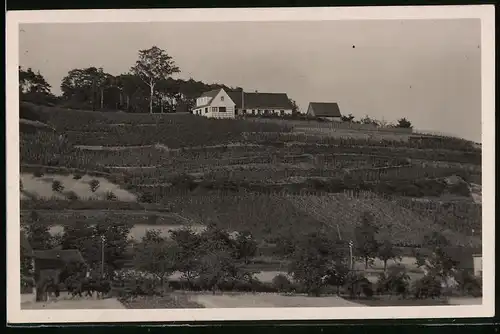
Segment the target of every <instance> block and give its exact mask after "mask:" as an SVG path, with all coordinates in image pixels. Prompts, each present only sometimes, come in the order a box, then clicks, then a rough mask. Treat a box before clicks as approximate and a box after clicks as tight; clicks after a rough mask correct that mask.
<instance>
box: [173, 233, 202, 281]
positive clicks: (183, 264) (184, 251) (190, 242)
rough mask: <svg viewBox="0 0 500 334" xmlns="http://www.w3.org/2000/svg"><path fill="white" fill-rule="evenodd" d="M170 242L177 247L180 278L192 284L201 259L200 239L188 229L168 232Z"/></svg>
mask: <svg viewBox="0 0 500 334" xmlns="http://www.w3.org/2000/svg"><path fill="white" fill-rule="evenodd" d="M170 235H171V238H172V240H173V241H174V242H175V244H176V245H177V259H178V261H177V267H176V269H177V270H178V271H179V272H181V273H182V277H183V278H184V279H186V280H187V281H188V283H189V284H192V283H193V279H194V278H195V277H196V276H197V275H198V266H199V262H200V258H201V251H200V248H201V238H200V236H199V235H197V234H196V233H195V232H194V231H192V230H191V229H189V228H183V229H179V230H172V231H170Z"/></svg>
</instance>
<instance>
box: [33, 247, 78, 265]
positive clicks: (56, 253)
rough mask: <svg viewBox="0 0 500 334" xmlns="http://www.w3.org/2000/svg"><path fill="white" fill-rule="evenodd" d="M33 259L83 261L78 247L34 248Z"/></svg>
mask: <svg viewBox="0 0 500 334" xmlns="http://www.w3.org/2000/svg"><path fill="white" fill-rule="evenodd" d="M34 253H35V259H37V260H60V261H63V262H81V263H84V262H85V260H84V259H83V256H82V253H80V251H79V250H78V249H50V250H35V252H34Z"/></svg>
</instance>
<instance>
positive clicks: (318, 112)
mask: <svg viewBox="0 0 500 334" xmlns="http://www.w3.org/2000/svg"><path fill="white" fill-rule="evenodd" d="M307 113H308V114H310V115H312V116H317V117H342V115H341V114H340V108H339V105H338V104H337V103H335V102H311V103H309V108H307Z"/></svg>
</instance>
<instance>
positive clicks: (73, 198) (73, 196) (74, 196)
mask: <svg viewBox="0 0 500 334" xmlns="http://www.w3.org/2000/svg"><path fill="white" fill-rule="evenodd" d="M66 198H67V199H69V200H70V201H77V200H78V195H77V194H76V192H74V191H70V192H68V194H67V195H66Z"/></svg>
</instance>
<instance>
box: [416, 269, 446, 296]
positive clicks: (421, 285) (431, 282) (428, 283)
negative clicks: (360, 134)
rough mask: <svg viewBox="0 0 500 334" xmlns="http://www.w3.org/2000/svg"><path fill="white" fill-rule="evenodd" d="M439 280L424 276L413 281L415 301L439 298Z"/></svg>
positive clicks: (440, 292)
mask: <svg viewBox="0 0 500 334" xmlns="http://www.w3.org/2000/svg"><path fill="white" fill-rule="evenodd" d="M441 289H442V288H441V280H439V279H438V278H437V277H434V276H431V275H425V276H424V277H422V278H421V279H419V280H417V281H415V284H414V291H413V293H414V296H415V298H417V299H426V298H433V299H434V298H438V297H441V294H442V290H441Z"/></svg>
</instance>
